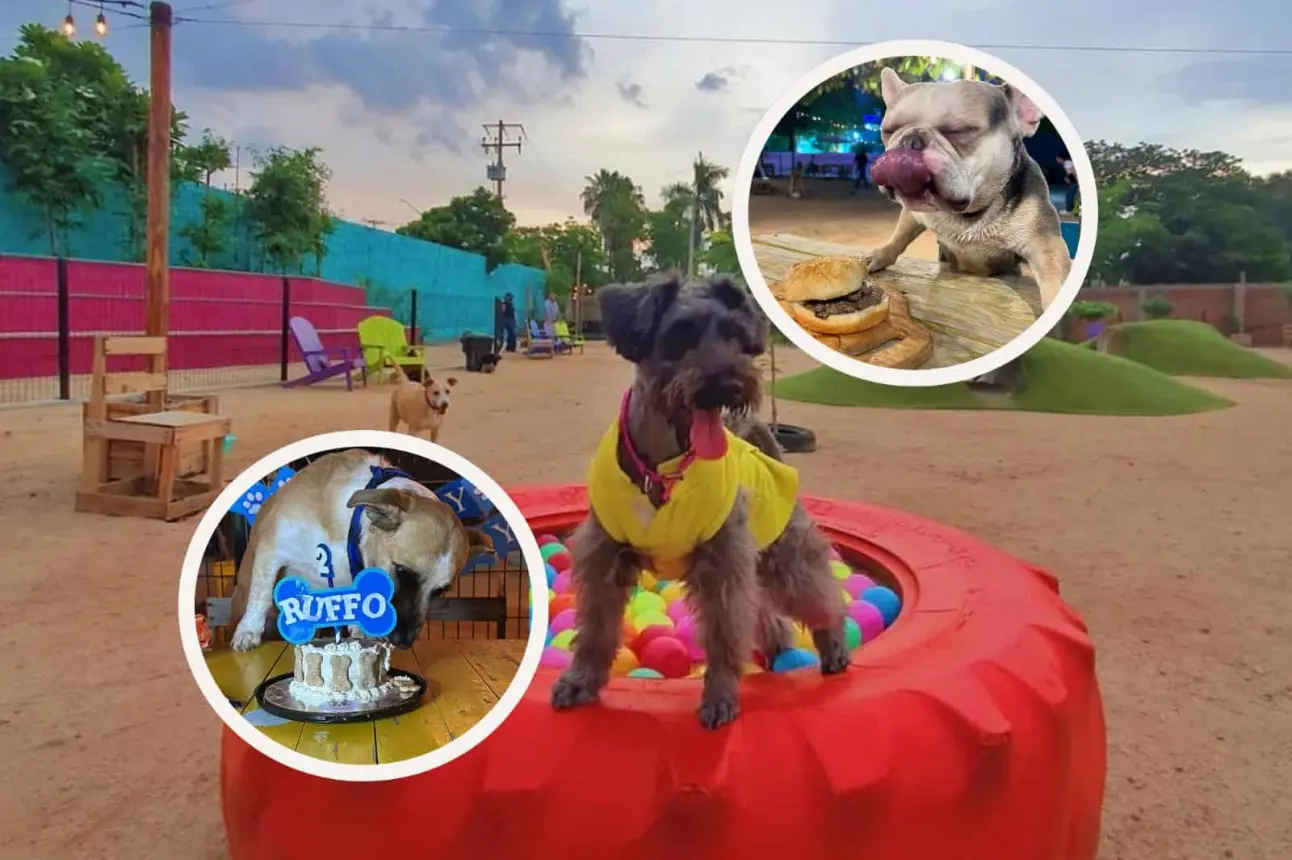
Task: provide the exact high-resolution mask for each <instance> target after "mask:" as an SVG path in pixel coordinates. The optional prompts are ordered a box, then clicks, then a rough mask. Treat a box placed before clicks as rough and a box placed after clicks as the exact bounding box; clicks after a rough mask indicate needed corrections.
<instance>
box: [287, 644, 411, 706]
mask: <svg viewBox="0 0 1292 860" xmlns="http://www.w3.org/2000/svg"><path fill="white" fill-rule="evenodd" d="M293 648H294V649H295V652H296V668H295V670H294V671H293V673H292V674H293V677H292V683H291V685H290V686H289V687H288V691H289V692H290V693H291V694H292V695H293V696H295V697H296V698H297V699H299V700H300V701H302V702H310V703H322V702H335V703H338V704H344V703H346V702H370V701H372V700H373V699H376V698H377V697H379V696H381V695H382V694H383V693H385V692H387V691H389V690H391V689H392V688H393V687H394V680H396V679H392V678H391V677H390V652H391V645H390V643H389V642H386V641H385V640H381V639H342V640H340V641H333V640H321V639H320V640H315V641H313V642H307V643H305V644H304V645H295V646H293Z"/></svg>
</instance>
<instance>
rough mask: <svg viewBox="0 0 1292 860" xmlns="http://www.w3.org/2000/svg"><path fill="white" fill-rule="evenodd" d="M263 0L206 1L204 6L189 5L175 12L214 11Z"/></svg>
mask: <svg viewBox="0 0 1292 860" xmlns="http://www.w3.org/2000/svg"><path fill="white" fill-rule="evenodd" d="M263 2H264V0H226V2H223V3H207V4H206V5H205V6H189V7H187V8H184V9H177V10H175V14H177V15H184V14H187V13H189V12H214V11H215V10H217V9H232V8H233V7H234V6H246V5H248V4H250V3H263Z"/></svg>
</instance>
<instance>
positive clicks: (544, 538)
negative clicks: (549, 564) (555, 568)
mask: <svg viewBox="0 0 1292 860" xmlns="http://www.w3.org/2000/svg"><path fill="white" fill-rule="evenodd" d="M535 540H537V541H538V545H539V546H540V547H544V546H547V545H548V544H549V543H560V542H561V539H560V538H559V537H557V536H556V535H539V536H538V537H536V538H535Z"/></svg>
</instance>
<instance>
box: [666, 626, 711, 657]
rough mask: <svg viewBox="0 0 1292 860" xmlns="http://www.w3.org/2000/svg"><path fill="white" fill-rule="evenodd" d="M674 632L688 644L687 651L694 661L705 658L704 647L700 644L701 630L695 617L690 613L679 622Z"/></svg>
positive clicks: (682, 641) (681, 640)
mask: <svg viewBox="0 0 1292 860" xmlns="http://www.w3.org/2000/svg"><path fill="white" fill-rule="evenodd" d="M673 633H674V634H675V635H676V636H677V638H678V640H679V641H680V642H681V643H682V644H683V645H685V646H686V653H687V654H688V655H689V656H690V658H691V659H692V660H693V661H695V662H696V663H699V662H701V661H703V660H704V658H705V654H704V647H703V646H702V645H701V644H700V635H699V633H700V631H699V630H698V629H696V624H695V619H694V618H692V617H691V616H689V615H688V616H687V617H686V618H684V619H683V620H682V621H680V622H679V623H678V625H677V627H676V628H675V629H674V631H673Z"/></svg>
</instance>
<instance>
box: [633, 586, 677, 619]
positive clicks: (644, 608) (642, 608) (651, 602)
mask: <svg viewBox="0 0 1292 860" xmlns="http://www.w3.org/2000/svg"><path fill="white" fill-rule="evenodd" d="M667 610H668V604H666V603H665V602H664V598H662V597H660V596H659V595H658V594H656V593H655V592H653V591H642V592H638V593H637V594H636V595H635V596H634V597H633V599H632V600H630V601H628V611H629V612H630V613H632V616H633V617H634V618H636V617H637V616H638V615H643V614H645V613H647V612H657V613H659V614H661V615H663V614H665V613H666V612H667Z"/></svg>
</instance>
